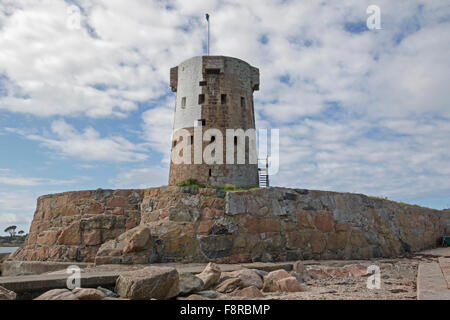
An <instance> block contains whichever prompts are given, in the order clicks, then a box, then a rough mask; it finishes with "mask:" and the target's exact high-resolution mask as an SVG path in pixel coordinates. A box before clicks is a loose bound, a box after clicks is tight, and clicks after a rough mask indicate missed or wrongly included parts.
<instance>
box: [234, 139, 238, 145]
mask: <svg viewBox="0 0 450 320" xmlns="http://www.w3.org/2000/svg"><path fill="white" fill-rule="evenodd" d="M237 142H238V137H234V145H235V146H237Z"/></svg>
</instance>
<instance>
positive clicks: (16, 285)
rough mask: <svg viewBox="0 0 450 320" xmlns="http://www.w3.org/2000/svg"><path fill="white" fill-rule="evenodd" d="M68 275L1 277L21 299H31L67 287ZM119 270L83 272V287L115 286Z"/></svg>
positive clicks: (1, 284) (9, 288)
mask: <svg viewBox="0 0 450 320" xmlns="http://www.w3.org/2000/svg"><path fill="white" fill-rule="evenodd" d="M68 276H69V275H68V274H67V275H62V274H51V275H31V276H18V277H0V286H2V287H4V288H6V289H8V290H11V291H14V292H15V293H16V294H17V296H18V298H19V299H30V298H33V297H35V296H38V295H39V294H41V293H44V292H46V291H48V290H52V289H62V288H67V278H68ZM118 276H119V272H100V273H96V272H88V273H82V274H81V287H82V288H97V287H98V286H102V287H106V288H111V287H114V285H115V283H116V279H117V277H118Z"/></svg>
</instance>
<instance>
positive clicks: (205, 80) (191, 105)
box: [169, 56, 259, 187]
mask: <svg viewBox="0 0 450 320" xmlns="http://www.w3.org/2000/svg"><path fill="white" fill-rule="evenodd" d="M170 87H171V89H172V91H173V92H176V105H175V119H174V126H173V141H172V152H173V151H174V148H175V147H176V146H177V144H178V143H180V142H183V140H184V139H187V140H186V143H187V144H190V145H193V144H196V146H197V145H201V146H202V150H205V148H206V147H207V146H208V145H212V144H213V143H214V142H216V136H207V137H206V138H205V136H203V137H202V136H200V135H198V134H197V132H198V130H199V129H201V130H202V131H201V132H203V133H204V132H205V131H207V130H208V129H211V128H214V129H218V130H220V132H221V134H222V137H223V140H222V141H223V163H217V162H214V163H210V164H207V163H205V161H202V162H201V163H199V162H198V161H197V162H196V161H195V160H194V157H195V155H194V147H192V148H191V159H192V162H191V163H187V164H186V163H175V162H174V161H173V159H171V163H170V174H169V185H176V184H177V183H179V182H181V181H185V180H187V179H189V178H193V179H196V180H197V181H198V182H199V183H201V184H205V185H212V186H224V185H225V184H233V185H235V186H239V187H248V186H256V185H258V164H257V159H256V162H255V161H253V160H251V159H255V158H256V157H257V153H256V142H255V140H254V138H255V137H253V141H252V138H250V135H248V136H247V137H246V138H244V137H243V136H238V135H236V136H233V137H232V138H227V137H226V134H227V129H243V131H246V132H250V131H252V130H248V129H255V114H254V105H253V91H255V90H259V70H258V69H257V68H254V67H252V66H251V65H249V64H248V63H246V62H245V61H242V60H240V59H236V58H231V57H224V56H199V57H194V58H191V59H188V60H186V61H184V62H182V63H181V64H180V65H178V66H177V67H174V68H172V69H171V70H170ZM181 129H184V130H183V132H189V136H188V137H186V138H183V137H177V133H179V132H180V131H179V130H181ZM247 130H248V131H247ZM194 132H195V135H194ZM218 136H219V137H220V135H218ZM227 141H228V142H230V141H232V143H233V144H234V146H233V148H232V150H233V151H232V152H233V159H237V154H238V151H237V150H238V146H244V144H245V163H242V161H241V162H240V164H239V163H238V162H237V161H236V162H233V164H230V162H227V156H230V155H229V154H228V155H227V152H226V149H227ZM197 143H198V144H197ZM252 143H253V144H252ZM228 145H231V144H228ZM252 145H253V146H254V148H251V147H250V146H252ZM178 147H180V145H179V146H178ZM228 150H230V149H229V148H228ZM240 150H244V149H240ZM214 152H216V151H214ZM229 153H230V154H231V152H229ZM180 154H182V152H181V153H180ZM212 154H215V153H212ZM241 154H242V153H241ZM197 155H198V153H197ZM197 159H198V158H197ZM241 159H242V158H241Z"/></svg>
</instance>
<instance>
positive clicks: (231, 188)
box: [223, 184, 237, 191]
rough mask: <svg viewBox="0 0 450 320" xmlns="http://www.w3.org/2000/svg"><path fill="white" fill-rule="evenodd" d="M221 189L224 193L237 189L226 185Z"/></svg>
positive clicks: (231, 185) (232, 185)
mask: <svg viewBox="0 0 450 320" xmlns="http://www.w3.org/2000/svg"><path fill="white" fill-rule="evenodd" d="M223 189H224V190H225V191H235V190H236V189H237V188H236V186H235V185H234V184H226V185H225V186H224V187H223Z"/></svg>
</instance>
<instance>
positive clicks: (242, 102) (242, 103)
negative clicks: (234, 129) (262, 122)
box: [241, 97, 245, 108]
mask: <svg viewBox="0 0 450 320" xmlns="http://www.w3.org/2000/svg"><path fill="white" fill-rule="evenodd" d="M241 108H245V98H244V97H241Z"/></svg>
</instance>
